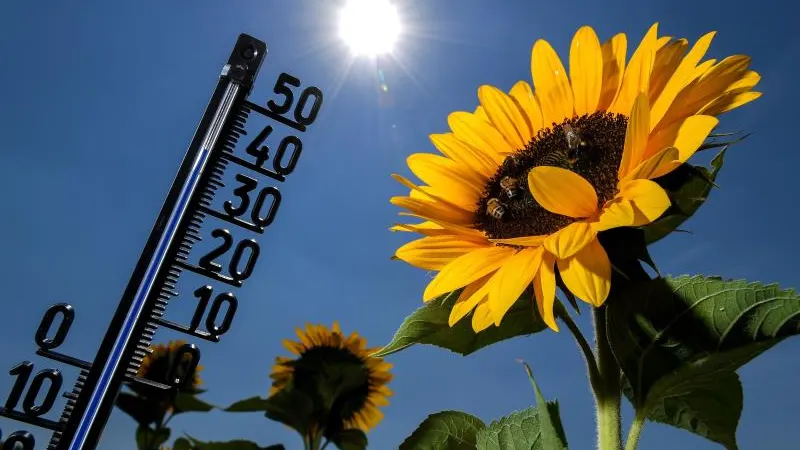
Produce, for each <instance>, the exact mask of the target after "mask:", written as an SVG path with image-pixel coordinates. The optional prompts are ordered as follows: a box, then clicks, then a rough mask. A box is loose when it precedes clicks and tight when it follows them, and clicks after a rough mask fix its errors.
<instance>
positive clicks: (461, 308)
mask: <svg viewBox="0 0 800 450" xmlns="http://www.w3.org/2000/svg"><path fill="white" fill-rule="evenodd" d="M496 276H497V272H495V273H494V274H492V275H487V276H485V277H483V278H481V279H480V280H478V281H476V282H474V283H471V284H470V285H469V286H467V287H465V288H464V290H463V291H461V295H459V296H458V300H456V302H455V304H454V305H453V309H452V310H450V317H449V319H448V325H449V326H451V327H452V326H453V325H455V324H456V323H458V322H459V321H460V320H461V319H463V318H464V317H465V316H466V315H467V314H469V312H470V311H472V310H473V309H475V306H476V305H477V304H478V303H480V302H481V301H482V300H484V299H485V298H486V297H487V296H488V295H489V286H490V285H489V284H487V283H488V281H489V280H491V279H492V278H495V277H496Z"/></svg>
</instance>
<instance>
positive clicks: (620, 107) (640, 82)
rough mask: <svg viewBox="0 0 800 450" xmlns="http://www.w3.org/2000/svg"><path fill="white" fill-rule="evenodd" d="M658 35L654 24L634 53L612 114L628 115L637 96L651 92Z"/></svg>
mask: <svg viewBox="0 0 800 450" xmlns="http://www.w3.org/2000/svg"><path fill="white" fill-rule="evenodd" d="M657 34H658V23H654V24H653V25H652V26H651V27H650V29H649V30H648V31H647V34H645V36H644V38H643V39H642V42H641V43H640V44H639V47H637V48H636V50H635V51H634V52H633V55H632V56H631V60H630V62H629V63H628V67H627V68H626V69H625V75H624V76H623V78H622V86H620V88H619V92H618V93H617V98H616V99H615V100H614V104H613V106H612V107H611V108H610V111H611V112H615V113H618V114H628V112H629V111H630V110H631V107H632V106H633V102H634V100H635V99H636V96H638V95H639V93H641V92H644V93H647V92H648V91H649V90H650V74H651V73H652V71H653V60H654V59H655V47H656V35H657Z"/></svg>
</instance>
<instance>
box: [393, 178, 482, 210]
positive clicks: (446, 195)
mask: <svg viewBox="0 0 800 450" xmlns="http://www.w3.org/2000/svg"><path fill="white" fill-rule="evenodd" d="M392 178H394V179H395V181H397V182H399V183H400V184H402V185H403V186H405V187H407V188H409V189H411V193H412V194H413V193H415V192H417V193H419V194H421V195H420V196H414V195H411V196H410V197H412V198H418V199H422V200H431V201H434V202H438V203H442V204H444V205H448V206H450V207H452V208H457V209H461V210H464V211H470V212H472V211H473V210H474V205H475V202H476V201H477V200H478V199H479V198H480V194H477V193H473V194H470V193H464V192H461V194H462V195H461V196H458V195H454V194H456V193H455V192H453V190H452V189H447V187H448V186H440V189H435V188H433V187H432V186H417V185H416V184H414V183H412V182H411V180H409V179H408V178H406V177H404V176H402V175H398V174H396V173H393V174H392ZM453 189H458V188H453ZM456 192H457V191H456ZM453 197H455V200H456V201H452V200H451V198H453Z"/></svg>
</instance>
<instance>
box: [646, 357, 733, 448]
mask: <svg viewBox="0 0 800 450" xmlns="http://www.w3.org/2000/svg"><path fill="white" fill-rule="evenodd" d="M705 369H706V368H705V367H703V366H702V365H693V366H690V367H689V368H687V369H684V370H681V371H678V372H676V373H675V374H670V375H667V376H666V377H664V378H662V379H661V380H659V381H658V382H657V383H656V384H655V385H654V386H653V389H652V390H651V394H650V396H649V403H648V404H647V405H646V406H645V408H646V410H647V411H648V413H647V418H648V419H649V420H651V421H654V422H661V423H665V424H667V425H672V426H675V427H678V428H683V429H684V430H688V431H690V432H692V433H694V434H697V435H700V436H703V437H705V438H706V439H709V440H712V441H714V442H718V443H720V444H722V445H723V446H725V448H727V449H730V450H735V449H737V448H738V447H737V445H736V427H737V426H738V424H739V416H740V415H741V412H742V404H743V401H744V400H743V394H742V384H741V383H740V382H739V376H738V375H736V373H735V372H729V371H724V370H723V371H719V372H715V371H710V372H708V373H705V372H706V370H705ZM698 372H699V373H698Z"/></svg>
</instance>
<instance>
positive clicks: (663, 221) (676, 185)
mask: <svg viewBox="0 0 800 450" xmlns="http://www.w3.org/2000/svg"><path fill="white" fill-rule="evenodd" d="M727 148H728V146H727V145H725V146H724V147H723V148H722V150H720V151H719V153H717V155H716V156H714V158H713V159H712V160H711V167H708V168H706V167H702V166H693V165H691V164H683V165H681V166H680V167H678V168H677V169H675V170H674V171H672V172H671V173H669V174H667V175H665V176H663V177H660V178H658V179H656V180H655V181H656V182H658V184H659V185H661V187H663V188H664V189H665V190H666V191H667V194H668V195H669V197H670V200H671V201H672V206H670V207H669V209H667V211H666V212H664V214H663V215H662V216H661V218H659V219H658V220H656V221H654V222H652V223H650V224H648V225H645V226H644V227H642V229H643V230H644V232H645V239H646V241H647V243H648V244H652V243H653V242H656V241H658V240H660V239H661V238H663V237H665V236H666V235H668V234H670V233H671V232H673V231H676V230H677V229H678V227H679V226H680V225H681V224H683V222H685V221H686V220H687V219H689V218H690V217H692V216H693V215H694V213H695V212H697V210H698V209H700V206H702V205H703V203H705V201H706V199H707V198H708V196H709V194H710V193H711V188H712V187H714V182H715V181H716V179H717V174H719V171H720V170H721V169H722V165H723V163H724V158H725V151H726V150H727Z"/></svg>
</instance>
